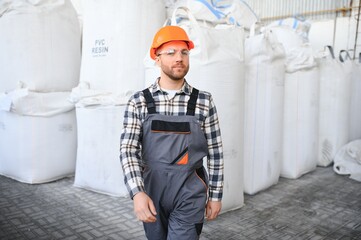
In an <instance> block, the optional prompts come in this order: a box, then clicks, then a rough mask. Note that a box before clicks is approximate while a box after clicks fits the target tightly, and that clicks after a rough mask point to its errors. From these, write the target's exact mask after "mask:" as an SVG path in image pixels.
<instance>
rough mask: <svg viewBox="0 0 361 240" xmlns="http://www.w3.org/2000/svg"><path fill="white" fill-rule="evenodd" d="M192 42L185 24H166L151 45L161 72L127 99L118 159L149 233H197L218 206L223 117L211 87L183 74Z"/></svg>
mask: <svg viewBox="0 0 361 240" xmlns="http://www.w3.org/2000/svg"><path fill="white" fill-rule="evenodd" d="M192 48H194V44H193V42H192V41H191V40H189V38H188V36H187V34H186V32H185V31H184V30H183V29H182V28H180V27H177V26H165V27H163V28H161V29H160V30H159V31H158V32H157V33H156V35H155V36H154V40H153V44H152V47H151V49H150V56H151V58H152V59H154V60H155V62H156V64H157V65H158V66H159V67H160V69H161V72H160V77H159V78H158V79H157V80H156V82H155V83H154V84H153V85H151V86H150V87H149V88H146V89H145V90H143V91H140V92H137V93H135V94H134V95H133V96H132V97H131V98H130V100H129V102H128V105H127V109H126V111H125V115H124V128H123V131H122V134H121V147H120V150H121V155H120V158H121V163H122V167H123V171H124V176H125V184H126V186H127V188H128V190H129V193H130V196H131V198H132V199H133V202H134V212H135V214H136V216H137V218H138V219H139V220H141V221H143V223H144V229H145V233H146V236H147V238H148V239H175V240H181V239H186V240H191V239H199V235H200V233H201V231H202V226H203V221H204V215H205V216H206V218H207V219H208V220H212V219H215V218H216V217H217V216H218V214H219V212H220V210H221V199H222V192H223V150H222V141H221V135H220V129H219V122H218V116H217V111H216V107H215V105H214V102H213V100H212V96H211V94H210V93H207V92H204V91H199V90H197V89H196V88H193V87H192V86H190V85H189V84H188V83H187V82H186V80H185V78H184V77H185V75H186V74H187V73H188V70H189V51H190V50H191V49H192ZM204 157H207V166H208V173H209V176H207V174H206V173H207V172H206V171H205V169H204V168H203V158H204ZM208 177H209V181H208ZM208 188H209V189H208ZM207 192H208V196H207Z"/></svg>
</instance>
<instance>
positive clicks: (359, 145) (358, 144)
mask: <svg viewBox="0 0 361 240" xmlns="http://www.w3.org/2000/svg"><path fill="white" fill-rule="evenodd" d="M333 170H334V171H335V172H336V173H338V174H341V175H350V178H351V179H354V180H356V181H359V182H361V139H358V140H355V141H351V142H349V143H347V144H346V145H345V146H342V147H341V148H340V150H338V152H337V153H336V156H335V158H334V165H333Z"/></svg>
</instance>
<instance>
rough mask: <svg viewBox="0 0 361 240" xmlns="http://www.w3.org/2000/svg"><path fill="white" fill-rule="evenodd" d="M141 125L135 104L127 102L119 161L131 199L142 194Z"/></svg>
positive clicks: (130, 101)
mask: <svg viewBox="0 0 361 240" xmlns="http://www.w3.org/2000/svg"><path fill="white" fill-rule="evenodd" d="M141 135H142V123H141V120H140V117H139V114H138V113H137V109H136V103H135V101H134V99H133V101H132V99H131V100H129V102H128V105H127V107H126V109H125V112H124V121H123V130H122V133H121V137H120V161H121V165H122V168H123V173H124V182H125V185H126V186H127V189H128V191H129V194H130V197H131V198H133V197H134V195H135V194H137V193H138V192H144V191H145V190H144V181H143V174H142V173H143V165H142V160H141V142H140V140H141Z"/></svg>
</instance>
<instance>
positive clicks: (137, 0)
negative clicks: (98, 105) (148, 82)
mask: <svg viewBox="0 0 361 240" xmlns="http://www.w3.org/2000/svg"><path fill="white" fill-rule="evenodd" d="M165 15H166V10H165V7H164V3H163V1H159V0H147V1H142V0H131V1H119V0H107V1H99V0H87V1H84V2H83V24H84V25H83V29H84V31H83V48H82V49H83V51H82V66H81V74H80V81H83V82H88V83H89V84H90V88H91V89H98V90H103V91H107V92H112V93H115V94H120V95H126V94H129V93H132V92H134V91H136V90H139V89H141V88H143V87H144V66H143V59H144V54H145V53H146V52H149V49H150V46H151V43H152V38H153V35H154V33H155V32H156V30H157V29H158V28H159V27H161V26H162V24H163V23H164V21H165Z"/></svg>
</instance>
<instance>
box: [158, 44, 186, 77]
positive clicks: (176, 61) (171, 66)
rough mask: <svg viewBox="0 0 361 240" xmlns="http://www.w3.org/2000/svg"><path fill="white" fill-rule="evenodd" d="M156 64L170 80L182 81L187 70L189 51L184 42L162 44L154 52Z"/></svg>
mask: <svg viewBox="0 0 361 240" xmlns="http://www.w3.org/2000/svg"><path fill="white" fill-rule="evenodd" d="M156 55H157V57H156V59H155V60H156V62H157V64H158V66H159V67H160V68H161V70H162V72H163V73H164V74H165V75H166V76H167V77H168V78H170V79H171V80H174V81H179V80H183V79H184V76H185V75H186V74H187V73H188V70H189V50H188V45H187V44H186V43H185V42H184V41H172V42H168V43H165V44H163V45H162V46H161V47H160V48H159V49H157V52H156Z"/></svg>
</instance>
